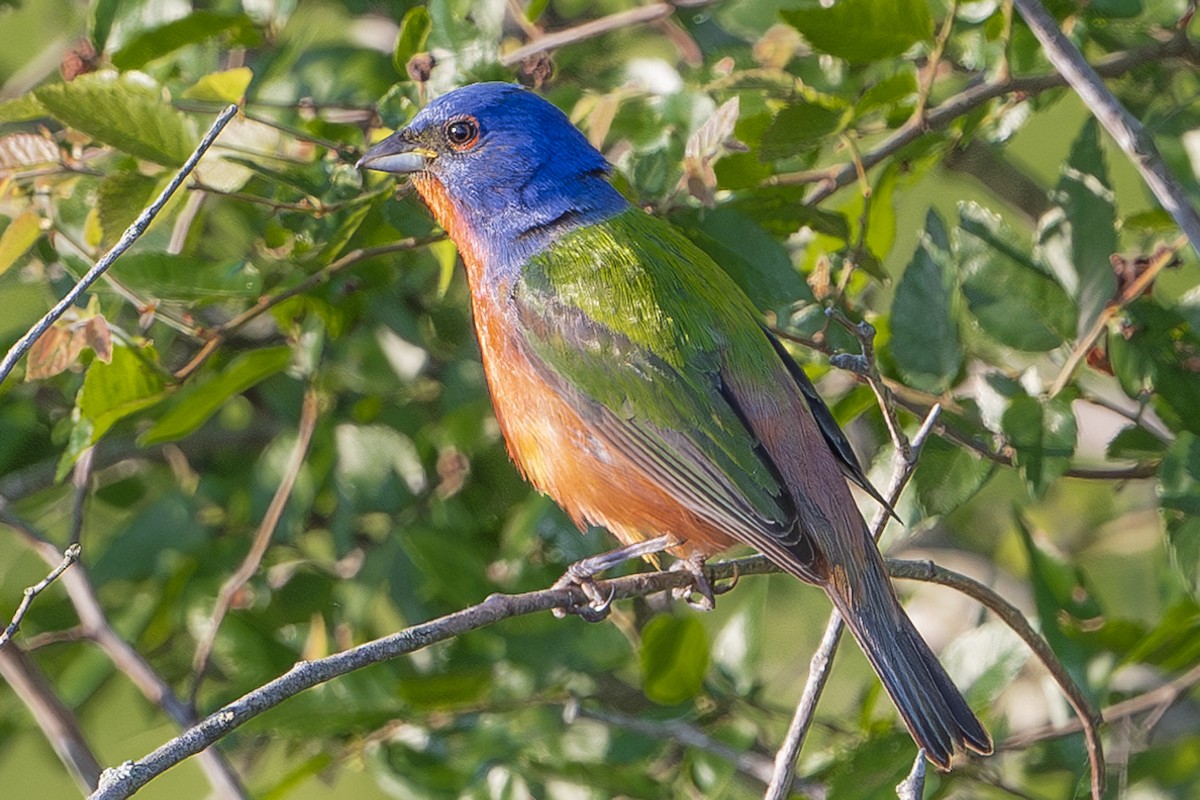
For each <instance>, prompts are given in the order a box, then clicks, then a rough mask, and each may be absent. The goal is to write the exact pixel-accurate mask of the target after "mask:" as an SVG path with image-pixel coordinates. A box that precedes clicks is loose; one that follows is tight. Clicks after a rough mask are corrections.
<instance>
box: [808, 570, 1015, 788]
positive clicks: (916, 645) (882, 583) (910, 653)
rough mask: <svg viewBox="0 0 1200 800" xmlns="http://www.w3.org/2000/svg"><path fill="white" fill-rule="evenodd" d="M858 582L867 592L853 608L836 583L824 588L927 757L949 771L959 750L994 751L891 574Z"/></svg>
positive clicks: (983, 752) (857, 588)
mask: <svg viewBox="0 0 1200 800" xmlns="http://www.w3.org/2000/svg"><path fill="white" fill-rule="evenodd" d="M856 584H857V585H856V586H855V587H854V588H855V589H856V590H858V592H860V593H865V594H866V595H867V596H866V597H863V596H861V595H860V596H859V597H858V598H856V601H855V603H854V607H853V608H850V607H849V603H847V602H846V601H845V599H844V598H843V597H841V596H840V593H839V592H837V591H835V590H834V587H833V586H832V585H831V586H826V587H825V589H826V592H828V594H829V596H830V598H832V599H833V601H834V604H835V605H836V606H837V608H838V611H839V612H841V614H842V618H843V619H844V620H845V621H846V623H847V625H848V626H849V628H850V631H851V632H852V633H853V634H854V638H855V639H857V640H858V644H859V646H860V647H862V649H863V652H864V653H866V655H867V658H868V659H869V660H870V662H871V666H873V667H874V668H875V672H876V673H877V674H878V675H879V678H880V680H881V681H882V682H883V688H885V689H886V690H887V693H888V695H890V696H891V698H892V702H894V703H895V704H896V708H897V709H898V710H899V711H900V716H901V717H903V718H904V723H905V725H907V726H908V730H909V733H911V734H912V737H913V739H914V740H915V741H916V743H917V744H918V745H920V746H921V747H923V748H925V754H926V756H927V757H928V758H929V760H930V761H932V762H933V763H934V764H936V765H937V766H938V767H940V768H942V769H948V768H949V766H950V758H951V756H953V755H954V752H955V751H956V750H959V749H962V748H966V749H968V750H973V751H974V752H976V753H980V754H983V755H987V754H989V753H991V752H992V738H991V736H989V735H988V732H987V730H986V729H985V728H984V727H983V725H982V724H981V723H980V722H979V720H978V719H976V718H975V714H974V712H972V711H971V708H970V706H968V705H967V701H966V700H964V699H963V696H962V695H961V694H960V693H959V691H958V689H957V688H956V687H955V686H954V683H953V682H952V681H951V680H950V676H949V675H947V674H946V670H944V669H943V668H942V665H941V664H940V663H938V660H937V656H935V655H934V654H933V651H932V650H930V649H929V645H927V644H925V640H924V639H922V638H921V634H919V633H917V629H916V628H915V627H914V626H913V624H912V621H911V620H910V619H909V618H908V615H907V614H905V613H904V609H903V608H901V607H900V601H899V600H897V599H896V595H895V593H894V592H893V590H892V587H891V582H890V581H889V580H888V578H887V577H886V576H882V575H881V576H880V579H879V580H877V581H862V582H856Z"/></svg>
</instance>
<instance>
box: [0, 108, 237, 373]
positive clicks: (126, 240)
mask: <svg viewBox="0 0 1200 800" xmlns="http://www.w3.org/2000/svg"><path fill="white" fill-rule="evenodd" d="M237 111H238V107H237V106H235V105H231V106H228V107H227V108H226V109H225V110H224V111H222V112H221V114H220V115H219V116H218V117H217V119H216V121H215V122H214V123H213V124H212V127H211V128H209V129H208V133H206V134H204V138H203V139H201V140H200V144H198V145H197V146H196V149H195V150H193V151H192V154H191V155H190V156H188V159H187V161H185V162H184V164H183V166H182V167H180V168H179V171H178V172H177V173H175V177H174V178H172V179H171V182H170V183H169V184H167V187H166V188H165V189H163V190H162V193H160V194H159V195H158V197H157V198H156V199H155V200H154V202H153V203H151V204H150V205H149V206H148V207H147V208H145V209H144V210H143V211H142V213H141V214H139V215H138V218H137V219H135V220H134V221H133V224H132V225H130V226H129V227H128V228H127V229H126V230H125V233H123V234H121V238H120V240H119V241H118V242H117V243H116V244H115V245H113V248H112V249H111V250H109V251H108V252H107V253H105V254H104V256H103V257H102V258H101V259H100V260H99V261H97V262H96V263H95V265H93V266H92V268H91V269H89V270H88V271H87V273H86V274H84V276H83V277H82V278H80V279H79V280H78V281H77V282H76V284H75V285H74V286H72V287H71V290H70V291H69V292H67V293H66V295H64V296H63V298H62V299H61V300H59V301H58V302H57V303H56V304H55V305H54V307H53V308H51V309H50V310H49V311H47V312H46V315H45V316H43V317H42V318H41V319H40V320H38V321H37V323H35V324H34V326H33V327H32V328H30V329H29V331H28V332H26V334H25V335H24V336H22V337H21V338H20V339H18V340H17V342H16V344H14V345H13V346H12V347H11V348H10V349H9V351H8V353H7V354H6V355H5V356H4V359H3V360H0V383H3V382H4V379H5V378H7V377H8V375H9V373H11V372H12V371H13V367H15V366H16V365H17V361H19V360H20V358H21V356H23V355H25V353H26V351H28V350H29V348H30V347H32V346H33V343H34V342H36V341H37V340H38V339H40V338H41V337H42V334H44V333H45V332H46V331H47V330H49V329H50V326H51V325H53V324H54V322H55V320H57V319H58V318H59V317H61V316H62V315H63V314H64V313H65V312H66V310H67V309H68V308H70V307H71V306H72V305H74V303H75V301H76V300H78V299H79V297H80V296H81V295H82V294H83V293H84V292H85V291H87V289H88V287H90V286H91V285H92V284H93V283H95V282H96V281H97V280H98V279H99V278H100V276H101V275H103V274H104V273H105V272H106V271H107V270H108V268H109V267H111V266H112V265H113V262H114V261H116V260H117V259H118V258H119V257H120V256H121V254H123V253H124V252H125V251H126V250H128V249H129V248H130V247H131V246H132V245H133V243H134V242H136V241H137V240H138V239H140V238H141V236H142V234H143V233H145V232H146V229H147V228H149V227H150V223H151V222H152V221H153V220H154V218H155V217H156V216H158V213H159V212H160V211H162V209H163V206H165V205H166V204H167V201H168V200H169V199H171V195H173V194H175V192H176V190H177V189H179V187H180V186H182V185H183V182H184V180H186V179H187V176H188V175H189V174H190V173H191V171H192V170H193V169H194V168H195V166H196V164H197V162H199V161H200V158H201V157H202V156H203V155H204V154H205V152H207V151H208V148H209V147H211V146H212V143H213V142H214V141H215V140H216V138H217V136H218V135H219V134H220V133H221V131H222V130H224V128H225V126H226V125H228V124H229V121H230V120H231V119H233V117H234V115H235V114H237Z"/></svg>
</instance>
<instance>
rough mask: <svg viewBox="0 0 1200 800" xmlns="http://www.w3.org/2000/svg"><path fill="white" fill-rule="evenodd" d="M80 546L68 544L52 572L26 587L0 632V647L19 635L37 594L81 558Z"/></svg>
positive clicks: (75, 543)
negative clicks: (10, 618) (10, 619)
mask: <svg viewBox="0 0 1200 800" xmlns="http://www.w3.org/2000/svg"><path fill="white" fill-rule="evenodd" d="M79 552H80V547H79V543H78V542H73V543H72V544H70V545H68V546H67V549H66V550H64V551H63V553H62V559H61V560H60V561H59V562H58V563H57V564H55V565H54V568H53V569H51V570H50V573H49V574H48V575H46V577H44V578H42V579H41V580H40V581H38V582H37V583H35V584H34V585H33V586H27V587H26V588H25V594H24V595H23V596H22V597H21V603H20V605H18V606H17V610H16V612H15V613H14V614H13V618H12V622H10V623H8V627H6V628H5V629H4V630H3V632H0V649H3V648H4V646H5V645H6V644H8V643H9V641H10V640H11V639H12V638H13V637H14V636H16V635H17V631H18V630H20V629H21V623H22V622H23V621H24V619H25V615H26V614H28V613H29V607H30V606H32V605H33V601H34V600H36V599H37V596H38V595H39V594H41V593H42V592H44V591H46V589H47V588H48V587H49V586H50V584H52V583H54V582H55V581H56V580H58V577H59V576H60V575H62V574H63V573H64V572H66V571H67V569H68V568H69V567H70V566H71V565H72V564H74V563H75V562H76V561H78V560H79Z"/></svg>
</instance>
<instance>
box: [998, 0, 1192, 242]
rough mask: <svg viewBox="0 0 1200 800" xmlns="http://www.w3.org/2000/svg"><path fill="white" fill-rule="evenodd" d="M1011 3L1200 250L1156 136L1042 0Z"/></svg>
mask: <svg viewBox="0 0 1200 800" xmlns="http://www.w3.org/2000/svg"><path fill="white" fill-rule="evenodd" d="M1013 5H1014V6H1016V8H1017V10H1018V11H1020V12H1021V16H1022V17H1024V18H1025V24H1026V25H1028V26H1029V29H1030V30H1031V31H1033V35H1034V36H1036V37H1037V40H1038V41H1039V42H1041V44H1042V50H1043V51H1044V52H1045V54H1046V58H1048V59H1050V63H1051V64H1053V65H1054V68H1055V69H1056V70H1058V72H1060V73H1061V74H1062V76H1063V77H1064V78H1065V79H1066V81H1067V83H1069V84H1070V85H1071V88H1072V89H1074V90H1075V93H1076V94H1078V95H1079V97H1080V99H1082V100H1083V103H1084V105H1086V106H1087V107H1088V110H1089V111H1091V112H1092V115H1093V116H1094V117H1095V118H1096V119H1098V120H1099V121H1100V124H1101V125H1103V126H1104V129H1105V130H1107V131H1108V133H1109V135H1110V136H1112V137H1113V139H1114V140H1115V141H1116V143H1117V146H1118V147H1120V148H1121V149H1122V150H1123V151H1125V154H1126V155H1127V156H1129V160H1130V161H1132V162H1133V165H1134V166H1135V167H1137V170H1138V172H1140V173H1141V174H1142V180H1144V181H1145V182H1146V185H1147V186H1149V187H1150V191H1152V192H1154V196H1155V197H1157V198H1158V202H1159V203H1161V204H1162V207H1163V208H1164V209H1165V210H1166V212H1167V213H1168V214H1170V215H1171V218H1172V219H1174V220H1175V224H1176V225H1178V226H1179V229H1180V230H1181V231H1183V232H1184V234H1186V235H1187V237H1188V239H1189V240H1190V241H1191V243H1192V249H1194V250H1195V251H1196V252H1197V253H1200V216H1198V215H1197V214H1196V209H1195V207H1193V206H1192V202H1191V200H1190V199H1189V198H1188V195H1187V191H1186V190H1185V189H1184V188H1183V186H1182V185H1180V183H1179V181H1178V180H1177V179H1176V178H1175V176H1174V175H1172V174H1171V171H1170V170H1169V169H1167V165H1166V163H1165V162H1164V161H1163V159H1162V156H1161V155H1160V154H1159V152H1158V147H1156V146H1155V144H1154V138H1153V137H1152V136H1151V135H1150V134H1149V133H1148V132H1147V131H1146V129H1145V128H1144V127H1143V126H1142V123H1140V122H1138V120H1137V119H1135V118H1134V116H1133V115H1132V114H1130V113H1129V112H1128V111H1126V110H1125V107H1124V106H1122V105H1121V101H1119V100H1117V98H1116V96H1115V95H1114V94H1113V93H1112V92H1111V91H1109V89H1108V87H1107V86H1105V85H1104V81H1103V80H1101V78H1100V76H1099V75H1097V74H1096V70H1094V69H1092V67H1091V66H1090V65H1089V64H1088V63H1087V61H1085V60H1084V58H1083V54H1082V53H1080V52H1079V49H1078V48H1076V47H1075V45H1074V44H1073V43H1072V42H1071V40H1070V39H1068V38H1067V37H1066V36H1065V35H1064V34H1063V32H1062V31H1060V30H1059V29H1058V23H1057V22H1055V20H1054V17H1052V16H1050V14H1049V12H1047V11H1046V9H1045V8H1044V7H1043V6H1042V4H1041V3H1040V2H1038V0H1013Z"/></svg>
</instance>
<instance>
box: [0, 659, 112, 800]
mask: <svg viewBox="0 0 1200 800" xmlns="http://www.w3.org/2000/svg"><path fill="white" fill-rule="evenodd" d="M0 677H2V678H4V680H5V682H7V683H8V685H9V686H11V687H12V690H13V692H14V693H15V694H16V695H17V697H19V698H20V699H21V702H22V703H24V704H25V707H26V708H28V709H29V713H30V714H31V715H32V716H33V719H34V721H35V722H36V723H37V725H38V727H39V728H41V729H42V735H43V736H45V737H46V741H48V742H49V743H50V746H51V747H53V748H54V752H55V754H56V755H57V756H58V760H59V761H61V762H62V763H63V766H65V767H66V768H67V772H69V773H70V774H71V778H72V779H73V780H74V781H75V783H76V784H77V785H78V786H79V788H80V790H81V791H82V792H83V793H84V794H87V793H89V792H92V791H95V789H96V786H97V784H98V783H99V781H100V772H101V767H100V762H99V761H98V760H97V759H96V755H95V753H93V752H92V748H91V745H89V744H88V741H87V737H86V736H84V734H83V729H82V728H81V727H80V726H79V720H78V719H77V718H76V717H75V714H74V713H73V712H72V711H71V709H70V708H68V707H67V706H66V704H65V703H63V701H62V700H61V699H60V698H59V697H58V695H57V694H56V693H55V691H54V687H53V686H51V685H50V681H49V680H47V679H46V675H45V674H44V673H43V672H42V671H41V669H39V668H38V665H37V663H36V662H35V661H34V660H33V659H32V658H30V657H29V654H28V653H26V652H25V651H24V650H23V649H22V648H21V647H20V645H18V644H17V643H16V642H12V643H10V644H9V646H8V647H6V648H4V649H3V650H0Z"/></svg>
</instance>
